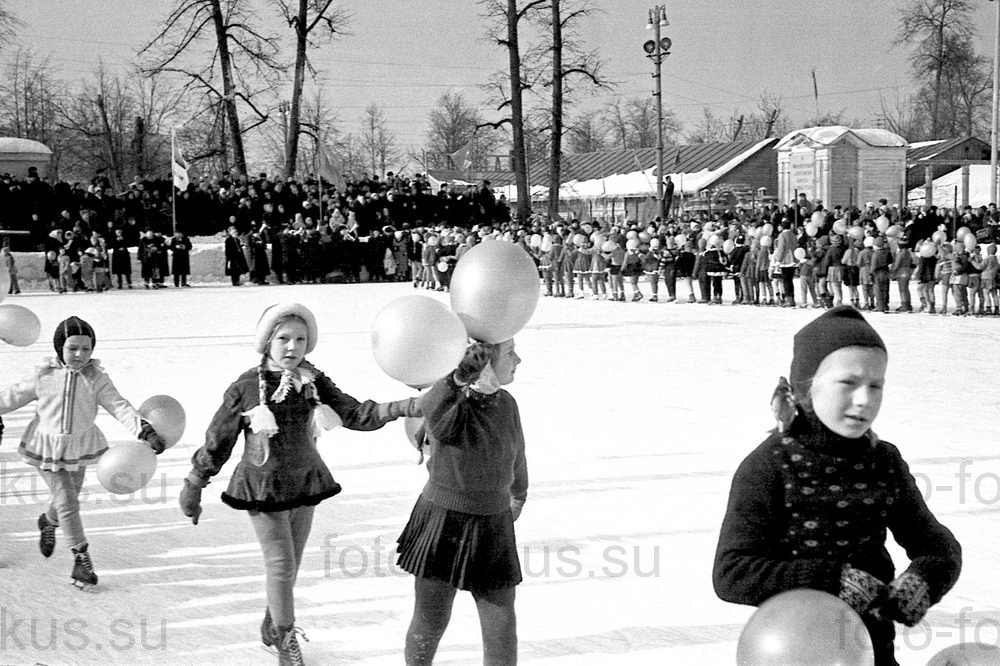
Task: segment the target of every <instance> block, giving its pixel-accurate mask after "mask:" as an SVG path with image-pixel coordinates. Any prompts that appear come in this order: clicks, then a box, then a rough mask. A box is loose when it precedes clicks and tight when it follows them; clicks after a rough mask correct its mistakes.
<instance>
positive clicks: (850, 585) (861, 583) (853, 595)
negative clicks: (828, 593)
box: [838, 564, 886, 615]
mask: <svg viewBox="0 0 1000 666" xmlns="http://www.w3.org/2000/svg"><path fill="white" fill-rule="evenodd" d="M885 595H886V586H885V583H883V582H882V581H881V580H879V579H878V578H876V577H875V576H873V575H871V574H870V573H868V572H867V571H863V570H861V569H855V568H854V567H852V566H851V565H849V564H848V565H846V566H845V567H844V569H843V571H841V572H840V594H839V595H838V596H839V597H840V599H841V601H844V602H846V603H847V605H848V606H850V607H851V608H853V609H854V610H855V612H857V614H858V615H864V614H865V613H866V612H868V611H869V610H870V609H871V608H872V607H873V606H875V605H877V603H878V602H880V601H881V600H883V599H884V598H885Z"/></svg>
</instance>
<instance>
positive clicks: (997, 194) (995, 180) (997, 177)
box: [990, 0, 1000, 205]
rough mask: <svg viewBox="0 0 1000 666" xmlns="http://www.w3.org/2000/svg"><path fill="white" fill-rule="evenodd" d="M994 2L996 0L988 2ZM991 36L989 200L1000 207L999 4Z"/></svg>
mask: <svg viewBox="0 0 1000 666" xmlns="http://www.w3.org/2000/svg"><path fill="white" fill-rule="evenodd" d="M990 2H996V0H990ZM996 7H997V24H996V27H995V28H994V35H993V131H992V132H991V134H992V136H991V137H990V198H991V199H992V200H993V203H995V204H997V205H1000V174H997V129H998V128H997V125H998V124H1000V108H998V107H1000V2H997V5H996Z"/></svg>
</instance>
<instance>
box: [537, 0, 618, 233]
mask: <svg viewBox="0 0 1000 666" xmlns="http://www.w3.org/2000/svg"><path fill="white" fill-rule="evenodd" d="M549 10H550V14H549V16H548V18H547V19H546V20H543V21H542V23H543V25H544V26H545V27H546V28H547V29H548V30H549V32H550V34H551V38H552V39H551V43H550V44H549V45H548V46H547V48H546V49H545V50H546V51H547V52H548V53H549V54H550V64H549V67H548V76H547V77H546V78H545V79H544V80H543V81H544V83H545V85H547V86H549V87H551V89H552V103H551V106H550V109H549V127H548V129H549V134H550V138H549V173H548V190H549V202H548V213H549V219H553V220H554V219H556V218H557V217H558V215H559V186H560V183H561V177H562V176H561V165H562V141H563V134H564V132H565V130H564V113H565V108H564V107H565V105H566V104H567V103H568V100H570V99H572V95H573V92H574V89H575V88H574V86H575V85H576V84H577V83H578V82H580V81H583V82H585V83H587V84H588V85H590V86H595V87H610V85H611V84H610V82H609V81H608V80H606V79H605V78H604V77H603V75H602V73H601V69H602V67H603V65H604V62H603V61H602V60H601V59H600V58H599V57H598V56H597V53H596V51H584V50H583V47H582V45H581V42H580V35H579V24H580V21H581V20H583V19H585V18H587V17H588V16H591V15H592V14H593V13H595V11H596V10H595V9H594V7H593V4H592V3H591V2H590V0H567V1H566V2H564V1H563V0H549ZM564 10H565V11H564ZM539 15H540V16H542V14H541V13H540V14H539Z"/></svg>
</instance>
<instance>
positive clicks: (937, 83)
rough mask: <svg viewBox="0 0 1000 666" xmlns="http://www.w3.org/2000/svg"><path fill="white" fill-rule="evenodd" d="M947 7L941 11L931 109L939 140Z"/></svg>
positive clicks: (932, 133)
mask: <svg viewBox="0 0 1000 666" xmlns="http://www.w3.org/2000/svg"><path fill="white" fill-rule="evenodd" d="M945 12H946V10H945V9H942V11H941V23H940V24H939V25H938V35H937V70H936V71H935V72H934V102H933V108H932V109H931V135H932V136H931V139H934V140H937V139H938V138H939V137H938V134H939V132H940V129H941V120H940V113H941V80H942V78H943V77H944V29H945Z"/></svg>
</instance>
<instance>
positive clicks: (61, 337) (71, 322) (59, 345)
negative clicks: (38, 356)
mask: <svg viewBox="0 0 1000 666" xmlns="http://www.w3.org/2000/svg"><path fill="white" fill-rule="evenodd" d="M74 335H86V336H87V337H88V338H90V344H91V346H94V347H96V346H97V336H96V335H94V329H93V328H91V327H90V324H88V323H87V322H85V321H84V320H82V319H80V318H79V317H76V316H73V317H70V318H69V319H64V320H63V321H62V322H60V323H59V325H58V326H56V332H55V334H54V335H53V336H52V344H53V345H55V348H56V356H58V357H59V360H60V361H61V360H63V357H62V350H63V345H65V344H66V338H69V337H72V336H74Z"/></svg>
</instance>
